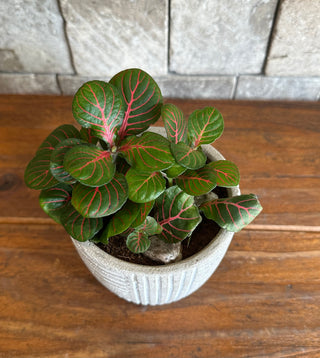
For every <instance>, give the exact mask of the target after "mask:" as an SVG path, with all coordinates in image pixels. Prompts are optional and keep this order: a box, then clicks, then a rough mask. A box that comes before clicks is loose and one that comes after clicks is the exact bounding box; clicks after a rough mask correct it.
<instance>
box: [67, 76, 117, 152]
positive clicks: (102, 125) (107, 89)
mask: <svg viewBox="0 0 320 358" xmlns="http://www.w3.org/2000/svg"><path fill="white" fill-rule="evenodd" d="M72 111H73V115H74V118H75V119H76V121H77V122H78V123H79V124H80V125H81V126H83V127H85V128H90V129H91V130H92V135H94V136H95V137H98V138H101V139H103V140H104V141H105V142H106V143H108V144H109V146H110V148H112V147H113V146H114V144H115V142H116V141H117V134H118V131H119V129H120V127H121V124H122V122H123V119H124V103H123V100H122V98H121V95H120V94H119V92H118V90H117V88H115V87H114V86H113V85H112V84H110V83H107V82H103V81H89V82H86V83H85V84H84V85H83V86H81V87H80V88H79V90H78V91H77V93H76V94H75V96H74V99H73V103H72Z"/></svg>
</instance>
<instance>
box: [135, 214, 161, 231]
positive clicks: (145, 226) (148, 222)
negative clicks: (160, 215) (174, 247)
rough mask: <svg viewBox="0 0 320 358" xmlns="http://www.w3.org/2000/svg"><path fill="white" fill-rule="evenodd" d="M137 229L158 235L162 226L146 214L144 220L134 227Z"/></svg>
mask: <svg viewBox="0 0 320 358" xmlns="http://www.w3.org/2000/svg"><path fill="white" fill-rule="evenodd" d="M135 230H137V231H140V230H142V231H144V232H145V233H147V235H148V236H152V235H158V234H160V233H161V232H162V226H161V225H160V224H159V223H158V222H157V221H156V220H155V219H154V218H153V217H152V216H147V217H146V218H145V220H144V222H143V223H142V224H141V225H140V226H138V227H136V228H135Z"/></svg>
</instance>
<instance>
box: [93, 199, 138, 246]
mask: <svg viewBox="0 0 320 358" xmlns="http://www.w3.org/2000/svg"><path fill="white" fill-rule="evenodd" d="M142 205H143V204H137V203H133V202H132V201H130V200H127V202H126V203H125V205H124V206H123V207H122V208H121V209H120V210H119V211H117V212H116V213H115V214H114V215H113V216H112V217H111V218H110V220H109V221H108V223H107V225H106V227H105V229H104V230H103V233H102V235H101V236H100V241H101V242H103V243H107V242H108V240H109V238H110V237H112V236H115V235H118V234H121V233H123V232H124V231H126V230H127V229H128V228H129V227H130V225H131V224H132V222H133V221H134V220H135V219H136V218H137V216H138V215H139V213H140V209H141V206H142Z"/></svg>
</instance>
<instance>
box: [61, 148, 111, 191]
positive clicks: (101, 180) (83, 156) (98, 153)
mask: <svg viewBox="0 0 320 358" xmlns="http://www.w3.org/2000/svg"><path fill="white" fill-rule="evenodd" d="M63 164H64V167H65V170H66V171H67V172H68V173H69V174H70V175H71V176H72V177H73V178H75V179H77V180H78V181H79V182H80V183H82V184H84V185H88V186H94V187H96V186H101V185H104V184H107V183H109V182H110V180H111V179H112V178H113V176H114V173H115V170H116V168H115V165H114V164H113V159H112V156H111V153H110V152H108V151H104V150H100V149H98V148H96V147H93V146H88V145H78V146H76V147H74V148H72V149H70V150H69V151H68V152H67V154H66V156H65V158H64V162H63Z"/></svg>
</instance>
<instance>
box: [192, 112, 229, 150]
mask: <svg viewBox="0 0 320 358" xmlns="http://www.w3.org/2000/svg"><path fill="white" fill-rule="evenodd" d="M223 127H224V123H223V118H222V115H221V113H220V112H219V111H218V110H217V109H215V108H214V107H206V108H204V109H199V110H196V111H194V112H192V113H191V115H190V117H189V120H188V135H189V140H190V145H191V146H192V147H195V148H197V147H198V146H199V145H202V144H211V143H213V142H214V141H215V140H216V139H217V138H219V137H220V136H221V134H222V132H223Z"/></svg>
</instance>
